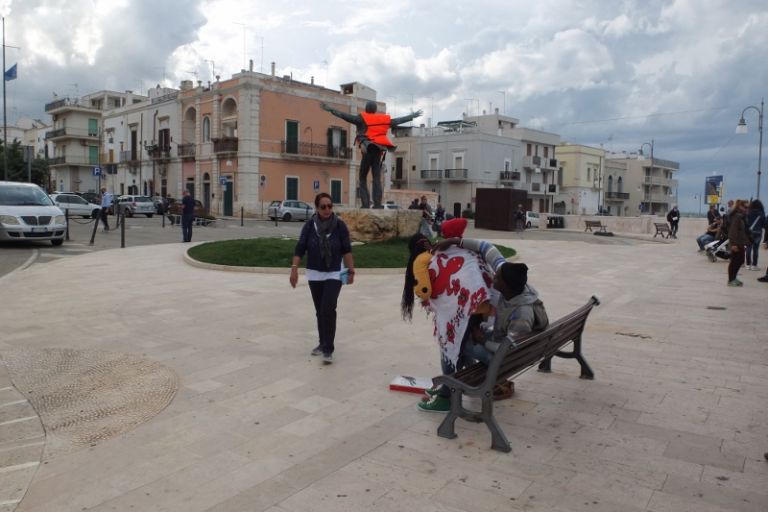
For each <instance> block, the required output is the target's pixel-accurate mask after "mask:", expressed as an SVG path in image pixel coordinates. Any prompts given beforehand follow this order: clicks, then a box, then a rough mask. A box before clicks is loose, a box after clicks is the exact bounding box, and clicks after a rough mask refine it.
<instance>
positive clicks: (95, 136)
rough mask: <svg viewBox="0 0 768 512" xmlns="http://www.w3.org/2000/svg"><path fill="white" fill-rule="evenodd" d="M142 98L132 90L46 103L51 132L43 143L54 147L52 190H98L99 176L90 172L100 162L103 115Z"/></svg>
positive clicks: (94, 94) (51, 157)
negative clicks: (50, 121)
mask: <svg viewBox="0 0 768 512" xmlns="http://www.w3.org/2000/svg"><path fill="white" fill-rule="evenodd" d="M143 99H145V98H144V97H142V96H139V95H135V94H133V92H131V91H126V92H125V93H119V92H114V91H100V92H96V93H93V94H89V95H87V96H83V97H81V98H61V99H56V100H55V101H52V102H51V103H48V104H46V105H45V111H46V112H47V113H48V114H49V115H50V116H51V120H52V129H50V130H48V131H47V132H46V135H45V140H46V142H50V143H51V144H52V145H53V154H51V155H49V165H50V169H51V188H52V189H55V190H59V191H62V192H70V191H72V192H86V191H96V190H98V188H99V185H100V177H99V176H95V175H94V172H93V169H94V168H95V167H99V166H100V163H101V160H100V156H101V154H100V147H101V135H102V131H101V128H102V115H103V114H104V112H105V111H107V110H112V109H115V108H119V107H122V106H125V105H129V104H133V103H139V102H141V101H142V100H143Z"/></svg>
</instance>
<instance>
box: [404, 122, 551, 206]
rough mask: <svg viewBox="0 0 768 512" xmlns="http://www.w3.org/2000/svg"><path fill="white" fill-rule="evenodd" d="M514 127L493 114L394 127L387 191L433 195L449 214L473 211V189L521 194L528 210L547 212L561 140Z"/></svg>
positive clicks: (536, 131) (474, 201)
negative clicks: (525, 196) (511, 190)
mask: <svg viewBox="0 0 768 512" xmlns="http://www.w3.org/2000/svg"><path fill="white" fill-rule="evenodd" d="M518 124H519V120H518V119H515V118H513V117H510V116H506V115H502V114H499V112H498V110H496V111H495V112H494V113H493V114H486V113H483V114H482V115H479V116H462V119H460V120H455V121H442V122H439V123H438V124H437V126H435V127H429V128H427V127H425V126H423V125H422V126H419V127H401V128H396V129H395V130H393V139H392V141H393V143H394V144H395V145H396V146H397V149H396V150H395V152H394V158H392V163H391V164H390V165H391V167H390V168H389V170H390V173H389V177H390V182H391V186H392V187H393V188H395V189H397V188H400V189H415V190H429V191H432V192H436V193H437V194H439V201H440V202H441V203H442V204H443V206H444V207H445V208H446V210H447V211H448V212H451V213H453V214H458V213H459V212H460V211H461V210H463V209H465V208H470V209H472V210H474V209H475V208H476V206H477V205H476V200H475V190H477V188H503V187H510V188H515V189H521V190H525V191H526V192H527V193H528V204H527V205H525V206H526V208H527V209H529V210H533V211H538V212H548V211H551V210H550V208H551V207H552V200H553V196H554V195H555V194H557V191H558V185H557V172H558V167H559V166H558V162H557V159H556V158H555V148H556V146H557V144H558V143H559V142H560V137H559V136H558V135H557V134H554V133H548V132H543V131H539V130H532V129H528V128H521V127H519V126H518Z"/></svg>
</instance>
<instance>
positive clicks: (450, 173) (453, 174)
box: [444, 169, 469, 180]
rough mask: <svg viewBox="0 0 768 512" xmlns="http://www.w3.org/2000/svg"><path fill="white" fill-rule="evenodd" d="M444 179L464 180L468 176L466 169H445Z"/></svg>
mask: <svg viewBox="0 0 768 512" xmlns="http://www.w3.org/2000/svg"><path fill="white" fill-rule="evenodd" d="M444 175H445V179H447V180H465V179H467V176H468V175H469V170H468V169H446V170H445V174H444Z"/></svg>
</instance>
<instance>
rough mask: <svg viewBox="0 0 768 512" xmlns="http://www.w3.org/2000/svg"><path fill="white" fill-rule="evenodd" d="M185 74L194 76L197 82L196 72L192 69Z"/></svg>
mask: <svg viewBox="0 0 768 512" xmlns="http://www.w3.org/2000/svg"><path fill="white" fill-rule="evenodd" d="M185 73H189V74H191V75H194V76H195V80H197V71H195V70H194V69H188V70H187V71H185Z"/></svg>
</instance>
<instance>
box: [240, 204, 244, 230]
mask: <svg viewBox="0 0 768 512" xmlns="http://www.w3.org/2000/svg"><path fill="white" fill-rule="evenodd" d="M244 216H245V206H241V207H240V227H243V226H244V225H245V224H244V223H243V221H244V218H243V217H244Z"/></svg>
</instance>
